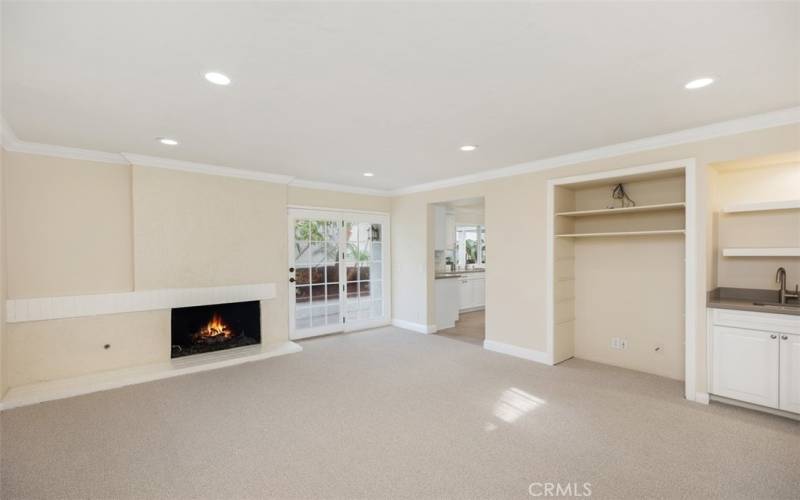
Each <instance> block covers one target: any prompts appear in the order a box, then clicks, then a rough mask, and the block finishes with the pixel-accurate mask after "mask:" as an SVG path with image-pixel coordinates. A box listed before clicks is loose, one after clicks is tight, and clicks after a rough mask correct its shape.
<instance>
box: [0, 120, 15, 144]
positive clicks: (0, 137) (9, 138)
mask: <svg viewBox="0 0 800 500" xmlns="http://www.w3.org/2000/svg"><path fill="white" fill-rule="evenodd" d="M0 127H3V130H1V131H0V145H2V146H3V147H5V146H6V145H9V144H16V143H18V142H19V139H17V135H16V134H15V133H14V129H12V128H11V125H9V124H8V122H7V121H6V119H5V117H4V116H2V115H0Z"/></svg>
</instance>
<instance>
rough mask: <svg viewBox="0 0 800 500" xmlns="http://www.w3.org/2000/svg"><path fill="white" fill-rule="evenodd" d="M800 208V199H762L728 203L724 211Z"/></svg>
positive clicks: (730, 212) (764, 210)
mask: <svg viewBox="0 0 800 500" xmlns="http://www.w3.org/2000/svg"><path fill="white" fill-rule="evenodd" d="M798 208H800V200H782V201H762V202H757V203H733V204H731V205H726V206H725V207H724V208H723V209H722V211H723V212H725V213H726V214H735V213H739V212H766V211H769V210H796V209H798Z"/></svg>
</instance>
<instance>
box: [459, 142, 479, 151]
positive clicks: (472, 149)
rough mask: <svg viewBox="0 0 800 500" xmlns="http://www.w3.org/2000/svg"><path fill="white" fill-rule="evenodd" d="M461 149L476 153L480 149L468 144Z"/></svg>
mask: <svg viewBox="0 0 800 500" xmlns="http://www.w3.org/2000/svg"><path fill="white" fill-rule="evenodd" d="M460 149H461V151H475V150H476V149H478V146H475V145H472V144H467V145H466V146H461V148H460Z"/></svg>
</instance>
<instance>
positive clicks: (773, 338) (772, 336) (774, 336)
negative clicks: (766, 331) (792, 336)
mask: <svg viewBox="0 0 800 500" xmlns="http://www.w3.org/2000/svg"><path fill="white" fill-rule="evenodd" d="M769 338H771V339H772V340H775V339H777V338H778V336H777V335H775V334H773V335H770V336H769Z"/></svg>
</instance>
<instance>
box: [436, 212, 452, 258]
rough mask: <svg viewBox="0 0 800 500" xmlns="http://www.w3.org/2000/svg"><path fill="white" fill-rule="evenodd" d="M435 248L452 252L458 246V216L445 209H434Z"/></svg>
mask: <svg viewBox="0 0 800 500" xmlns="http://www.w3.org/2000/svg"><path fill="white" fill-rule="evenodd" d="M433 221H434V222H433V223H434V226H433V227H434V233H435V235H434V240H433V241H434V248H435V249H436V250H452V249H453V248H454V247H455V246H456V216H455V214H452V213H449V212H448V211H447V209H446V208H445V207H438V206H436V207H434V208H433Z"/></svg>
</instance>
